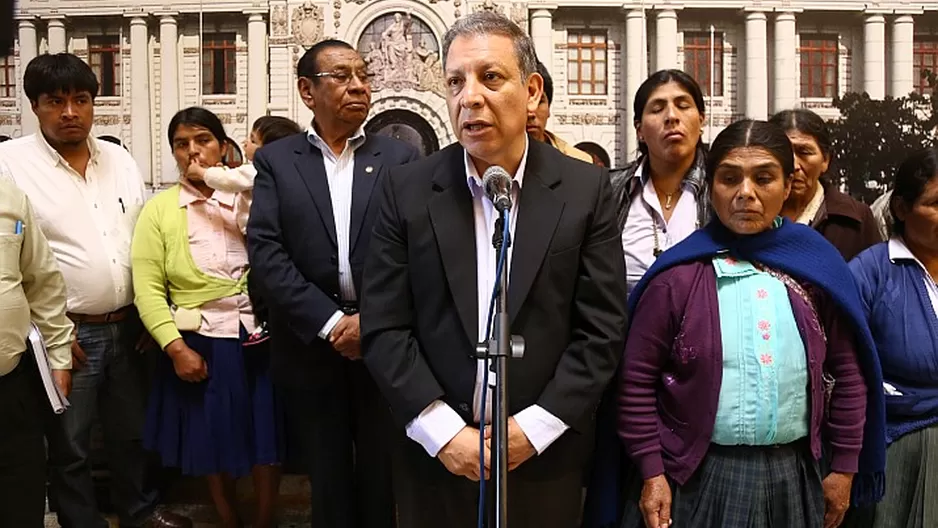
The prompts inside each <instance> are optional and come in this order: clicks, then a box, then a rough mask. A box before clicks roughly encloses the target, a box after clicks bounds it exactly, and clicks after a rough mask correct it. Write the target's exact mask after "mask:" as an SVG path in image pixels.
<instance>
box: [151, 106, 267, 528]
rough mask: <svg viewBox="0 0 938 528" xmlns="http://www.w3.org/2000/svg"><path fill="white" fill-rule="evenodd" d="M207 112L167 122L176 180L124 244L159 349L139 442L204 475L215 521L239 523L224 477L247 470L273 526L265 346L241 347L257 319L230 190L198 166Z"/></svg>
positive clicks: (228, 525) (216, 128)
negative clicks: (213, 184) (215, 185)
mask: <svg viewBox="0 0 938 528" xmlns="http://www.w3.org/2000/svg"><path fill="white" fill-rule="evenodd" d="M227 139H228V138H227V135H226V134H225V129H224V127H223V126H222V123H221V121H220V120H219V119H218V117H217V116H216V115H215V114H213V113H212V112H209V111H208V110H205V109H203V108H197V107H193V108H187V109H185V110H182V111H180V112H179V113H177V114H176V115H175V116H174V117H173V119H172V121H170V123H169V143H170V147H171V148H172V152H173V156H174V157H175V159H176V164H177V165H178V167H179V172H180V174H181V175H182V177H181V178H180V181H179V183H177V184H176V185H174V186H173V187H171V188H169V189H167V190H165V191H163V192H162V193H160V194H159V195H158V196H156V197H155V198H153V199H152V200H151V201H150V202H149V203H147V204H146V206H145V207H144V209H143V212H142V213H141V214H140V219H139V220H138V222H137V227H136V230H135V232H134V240H133V247H132V259H133V279H134V291H135V295H136V298H135V301H134V302H135V304H136V305H137V309H138V310H139V312H140V317H141V319H142V320H143V323H144V325H145V326H146V327H147V330H149V332H150V334H152V335H153V338H154V339H155V340H156V341H157V343H159V345H160V347H161V348H162V349H163V350H164V351H165V352H166V354H165V355H163V356H162V357H161V361H160V367H159V372H158V374H157V379H156V381H155V383H154V386H153V389H152V393H151V395H150V402H149V407H148V410H147V421H146V429H145V433H144V442H145V445H146V447H147V448H148V449H151V450H154V451H157V452H158V453H159V454H160V455H161V457H162V461H163V464H164V465H166V466H170V467H178V468H180V469H182V472H183V473H184V474H187V475H199V476H206V477H207V480H208V485H209V490H210V492H211V495H212V500H213V501H214V503H215V508H216V510H217V511H218V515H219V517H220V518H221V524H220V525H221V526H223V527H225V528H234V527H239V526H243V525H242V523H241V521H240V520H239V519H238V515H237V512H236V511H235V490H234V479H235V478H237V477H240V476H242V475H246V474H248V473H251V474H253V477H254V488H255V490H256V494H257V502H258V509H257V517H256V519H255V521H254V524H253V525H254V526H256V527H269V526H272V525H273V524H272V523H273V512H274V505H275V500H276V497H277V492H278V488H279V477H280V470H279V464H280V460H281V453H282V443H281V440H280V437H281V435H280V429H281V427H280V420H279V418H278V417H279V413H278V410H277V405H276V396H275V394H274V389H273V385H272V384H271V382H270V379H269V377H268V373H267V367H268V350H267V348H266V346H252V347H244V346H243V341H244V340H245V339H246V337H247V335H248V334H250V333H251V332H252V331H254V329H255V327H256V323H255V318H254V313H253V309H252V307H251V303H250V300H249V299H248V296H247V286H246V285H247V276H248V259H247V250H246V247H245V240H244V236H243V235H242V234H241V231H240V230H239V228H238V224H237V220H236V212H235V207H234V205H235V203H236V200H237V196H236V195H235V194H232V193H225V192H221V191H214V190H212V189H211V188H210V187H208V186H207V185H206V184H205V182H204V181H202V180H201V176H199V175H200V174H202V173H203V172H204V171H201V170H198V168H199V167H201V168H207V167H214V166H216V165H218V164H219V163H221V161H222V159H223V157H224V154H225V151H226V149H227V145H226V140H227Z"/></svg>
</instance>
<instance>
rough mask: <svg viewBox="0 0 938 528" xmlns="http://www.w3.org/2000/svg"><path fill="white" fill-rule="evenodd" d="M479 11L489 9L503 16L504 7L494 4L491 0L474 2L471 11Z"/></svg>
mask: <svg viewBox="0 0 938 528" xmlns="http://www.w3.org/2000/svg"><path fill="white" fill-rule="evenodd" d="M480 11H491V12H493V13H498V14H499V15H502V16H505V8H504V7H503V6H500V5H498V4H496V3H495V2H493V1H492V0H485V1H484V2H482V3H481V4H476V5H475V6H474V7H473V8H472V12H473V13H478V12H480Z"/></svg>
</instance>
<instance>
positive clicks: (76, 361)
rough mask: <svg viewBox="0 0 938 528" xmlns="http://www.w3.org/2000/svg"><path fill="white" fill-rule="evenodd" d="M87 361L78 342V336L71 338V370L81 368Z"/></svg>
mask: <svg viewBox="0 0 938 528" xmlns="http://www.w3.org/2000/svg"><path fill="white" fill-rule="evenodd" d="M86 363H88V356H87V355H86V354H85V350H84V349H83V348H81V345H79V344H78V337H77V336H76V337H75V338H74V339H72V370H81V369H82V368H84V366H85V364H86Z"/></svg>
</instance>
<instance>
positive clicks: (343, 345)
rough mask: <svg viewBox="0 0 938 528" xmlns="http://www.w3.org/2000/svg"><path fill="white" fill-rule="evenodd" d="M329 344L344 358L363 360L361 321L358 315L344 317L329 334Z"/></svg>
mask: <svg viewBox="0 0 938 528" xmlns="http://www.w3.org/2000/svg"><path fill="white" fill-rule="evenodd" d="M329 343H330V344H331V345H332V348H334V349H336V351H338V352H339V353H340V354H342V356H343V357H346V358H348V359H359V358H361V356H362V348H361V343H362V341H361V319H360V318H359V316H358V314H355V315H343V316H342V318H341V319H339V322H338V323H336V325H335V327H334V328H333V329H332V332H330V333H329Z"/></svg>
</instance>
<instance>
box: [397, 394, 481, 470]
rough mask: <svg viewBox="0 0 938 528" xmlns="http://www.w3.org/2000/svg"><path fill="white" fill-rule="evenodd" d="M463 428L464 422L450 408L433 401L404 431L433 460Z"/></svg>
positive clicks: (439, 401)
mask: <svg viewBox="0 0 938 528" xmlns="http://www.w3.org/2000/svg"><path fill="white" fill-rule="evenodd" d="M465 426H466V422H465V421H463V419H462V417H460V416H459V415H458V414H456V411H454V410H453V408H452V407H450V406H449V405H447V404H446V403H444V402H443V401H441V400H435V401H434V402H433V403H431V404H430V405H427V408H426V409H424V410H423V412H421V413H420V414H419V415H417V417H416V418H414V419H413V420H411V421H410V423H408V424H407V425H406V426H405V427H404V430H405V431H407V437H408V438H410V439H411V440H413V441H414V442H417V443H418V444H420V445H421V446H423V448H424V449H425V450H426V451H427V454H428V455H430V456H431V457H434V458H435V457H436V455H437V454H438V453H439V452H440V450H441V449H443V448H444V447H445V446H446V444H448V443H449V441H450V440H452V439H453V438H455V437H456V435H457V434H459V431H462V429H463V427H465Z"/></svg>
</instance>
